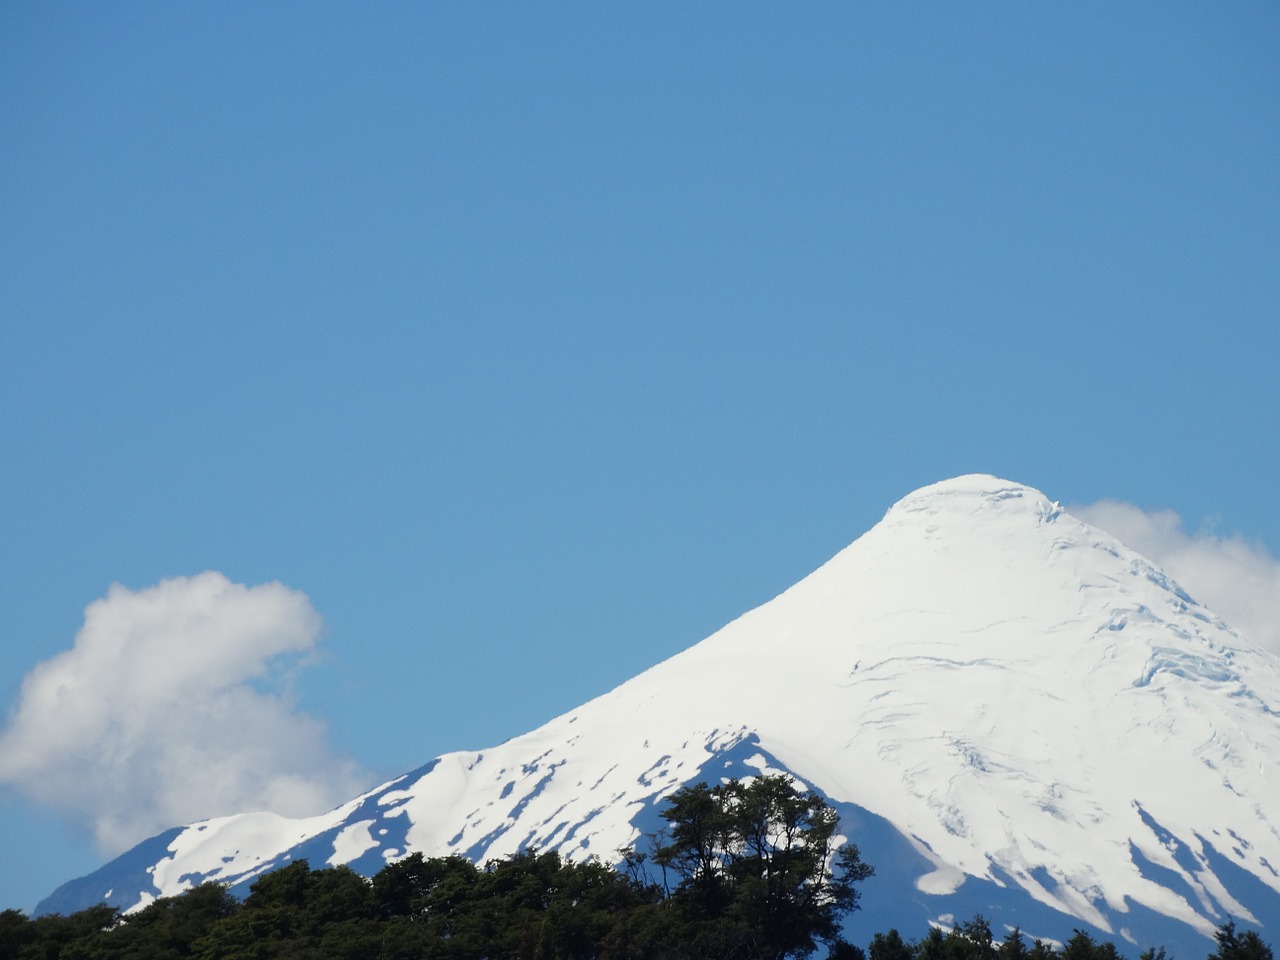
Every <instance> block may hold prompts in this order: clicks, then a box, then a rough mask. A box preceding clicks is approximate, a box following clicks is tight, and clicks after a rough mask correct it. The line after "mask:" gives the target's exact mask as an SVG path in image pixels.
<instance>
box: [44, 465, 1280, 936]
mask: <svg viewBox="0 0 1280 960" xmlns="http://www.w3.org/2000/svg"><path fill="white" fill-rule="evenodd" d="M1278 709H1280V663H1278V662H1277V661H1276V658H1274V657H1271V656H1269V655H1267V654H1265V653H1263V652H1261V651H1259V650H1256V649H1254V648H1252V647H1250V646H1249V644H1248V643H1247V641H1245V640H1244V639H1243V638H1242V637H1240V636H1239V635H1238V634H1236V633H1235V632H1234V631H1232V630H1231V628H1230V627H1229V626H1228V625H1227V624H1225V623H1224V622H1223V621H1222V620H1221V619H1220V618H1218V617H1216V616H1215V615H1214V614H1212V613H1211V612H1210V611H1208V610H1207V609H1206V608H1204V607H1203V606H1201V605H1199V604H1197V603H1196V602H1195V601H1194V600H1193V599H1192V598H1191V597H1190V596H1189V595H1188V594H1187V592H1186V591H1184V590H1182V589H1181V587H1179V586H1178V585H1177V584H1176V583H1175V582H1174V581H1173V580H1172V579H1171V578H1169V577H1168V576H1167V575H1165V574H1164V573H1163V572H1162V571H1161V570H1160V569H1159V568H1158V567H1156V566H1155V565H1154V564H1151V563H1150V562H1149V561H1147V560H1146V559H1145V558H1142V557H1141V556H1139V555H1138V554H1136V553H1134V552H1133V551H1130V550H1128V549H1127V548H1125V547H1124V546H1123V544H1121V543H1119V541H1117V540H1115V539H1114V538H1111V537H1109V536H1108V535H1106V534H1105V533H1102V532H1101V531H1098V530H1095V529H1094V528H1092V527H1089V526H1088V525H1087V524H1084V523H1083V522H1081V521H1079V520H1078V519H1076V518H1074V517H1072V516H1071V515H1070V514H1069V513H1067V512H1065V511H1064V510H1063V509H1062V507H1061V506H1060V505H1059V504H1057V503H1056V502H1053V501H1050V500H1049V499H1048V498H1047V497H1045V496H1044V495H1043V494H1041V493H1040V492H1039V491H1036V490H1034V489H1032V488H1030V487H1026V486H1023V485H1021V484H1016V483H1012V482H1010V481H1006V480H1001V479H999V478H995V477H990V476H986V475H968V476H965V477H958V478H955V479H952V480H948V481H943V482H941V483H938V484H933V485H931V486H928V487H924V488H921V489H920V490H917V491H914V492H913V493H911V494H908V495H907V496H906V497H904V498H902V499H901V500H899V501H898V502H897V503H896V504H894V505H893V506H892V507H891V508H890V509H889V510H888V512H887V513H886V514H885V516H884V518H883V519H882V520H881V521H880V523H878V524H877V525H876V526H875V527H873V528H872V529H871V530H870V531H868V532H867V533H866V534H864V535H863V536H861V537H859V538H858V539H857V540H855V541H854V542H853V543H852V544H850V545H849V546H848V547H846V548H845V549H843V550H841V551H840V552H839V553H837V554H836V555H835V556H834V557H833V558H831V560H829V561H827V563H825V564H823V565H822V566H821V567H819V568H818V569H817V570H816V571H814V572H813V573H812V574H810V575H809V576H807V577H805V578H803V579H802V580H800V581H799V582H798V583H796V584H794V585H793V586H791V587H790V588H788V589H787V590H785V591H783V592H782V593H780V594H779V595H778V596H777V597H775V598H773V599H772V600H770V601H768V602H767V603H765V604H762V605H761V606H759V607H757V608H755V609H754V610H751V611H749V612H747V613H745V614H743V615H742V616H741V617H738V618H737V619H735V620H733V621H732V622H730V623H729V624H726V625H725V626H724V627H722V628H721V629H720V630H718V631H716V632H715V633H713V634H712V635H711V636H709V637H708V638H706V639H705V640H703V641H702V642H700V643H698V644H696V645H694V646H693V647H690V648H689V649H687V650H685V651H683V652H681V653H679V654H676V655H675V656H673V657H671V658H669V659H667V660H665V661H663V662H662V663H659V664H656V665H655V666H653V667H651V668H649V669H648V670H645V671H643V672H642V673H640V674H638V675H637V676H636V677H634V678H632V679H631V680H629V681H627V682H625V683H623V684H621V685H620V686H618V687H617V688H615V689H614V690H612V691H609V692H607V693H605V694H602V695H601V696H599V697H596V698H593V699H592V700H590V701H588V702H587V703H585V704H583V705H582V706H580V707H578V708H576V709H575V710H571V711H568V712H567V713H565V714H562V715H561V716H559V717H556V718H554V719H552V720H550V721H548V723H546V724H544V725H542V726H541V727H538V728H537V729H535V730H533V731H530V732H529V733H526V734H523V735H521V736H518V737H514V738H512V739H511V740H508V741H506V742H505V743H503V744H500V745H498V746H497V747H494V748H491V749H488V750H483V751H460V752H455V753H448V754H444V755H443V756H441V757H439V758H436V759H435V760H433V761H431V762H430V763H429V764H427V765H425V766H423V767H421V768H419V769H418V770H416V771H413V772H411V773H409V774H405V775H404V776H402V777H398V778H395V779H393V780H391V781H388V782H387V783H385V784H382V785H380V786H378V787H376V788H374V789H373V790H371V791H369V792H367V793H365V794H362V795H361V796H360V797H357V798H355V799H353V800H352V801H349V802H348V803H347V804H343V805H342V806H340V807H338V808H336V809H335V810H333V811H330V812H329V813H326V814H322V815H320V816H318V817H312V818H306V819H303V820H288V819H286V818H280V817H276V816H274V815H272V814H242V815H236V816H231V817H222V818H217V819H215V820H210V821H205V822H203V823H201V824H193V825H191V826H188V827H185V828H180V829H178V830H177V832H176V833H174V832H173V831H169V832H166V833H165V834H162V835H161V836H162V837H166V838H168V839H167V841H166V842H165V843H164V854H165V855H163V856H160V857H157V858H154V859H151V860H150V862H149V863H147V862H144V859H146V858H152V857H154V854H155V853H156V851H157V848H158V844H157V843H153V842H151V841H148V844H149V845H148V846H147V848H146V849H147V854H146V858H142V857H135V858H134V860H133V861H130V860H129V858H130V856H131V854H125V855H124V856H123V857H122V858H120V861H117V862H122V863H123V862H129V863H132V864H133V866H132V867H131V868H130V871H131V872H130V876H131V877H132V878H133V879H132V880H131V881H130V884H131V886H130V888H129V889H125V888H123V887H121V888H120V889H117V888H118V887H119V886H120V885H119V884H118V883H116V882H114V881H113V880H112V877H113V876H114V874H112V873H111V871H110V870H109V869H108V868H109V867H110V866H111V865H108V868H104V871H105V873H104V871H99V872H98V874H102V875H101V876H99V875H98V874H94V875H91V878H96V879H92V882H89V881H91V878H82V881H84V882H82V881H73V884H76V885H77V886H76V890H77V891H78V893H77V896H92V895H93V894H92V892H91V891H93V890H95V889H96V890H97V891H98V892H97V895H96V898H95V902H96V899H101V898H102V896H103V895H104V894H106V895H107V898H108V899H110V900H112V902H116V903H118V905H120V906H122V907H135V906H138V905H141V904H142V903H145V902H147V900H148V898H150V897H154V896H157V895H164V894H168V893H173V892H177V891H178V890H180V889H182V888H183V887H184V886H186V885H190V884H191V883H193V882H197V881H198V880H202V879H214V880H222V881H225V882H229V883H231V884H233V886H239V887H241V888H243V887H244V886H245V885H247V884H248V883H249V882H251V880H252V878H253V877H255V876H257V875H258V874H259V873H261V872H262V871H263V870H265V869H269V868H270V867H272V866H276V865H280V864H281V863H283V862H287V861H288V859H291V858H295V859H296V858H297V857H298V856H302V855H306V856H308V857H309V858H311V859H312V860H313V862H315V863H317V864H319V863H323V864H326V865H328V864H337V863H350V864H353V865H358V869H362V870H364V871H366V872H370V871H372V870H373V869H374V867H375V866H376V865H377V864H379V863H385V862H387V861H389V860H392V859H395V858H397V857H399V856H402V855H404V854H406V853H408V852H409V851H411V850H420V851H422V852H424V853H427V854H429V855H438V854H445V853H454V852H457V853H464V854H465V855H467V856H469V857H471V858H472V859H476V860H484V859H488V858H492V857H502V856H507V855H510V854H512V853H515V852H517V851H518V850H520V849H524V848H527V847H530V846H536V847H538V848H540V849H555V850H557V851H559V852H561V853H562V854H564V855H566V856H577V857H581V856H586V855H597V856H600V857H602V858H604V859H610V858H611V857H613V856H614V854H615V852H616V851H617V850H618V849H619V848H620V847H623V846H627V845H629V844H632V843H634V842H636V841H637V840H639V839H640V838H641V835H642V834H643V832H644V831H643V830H642V829H641V827H640V826H639V824H642V823H645V822H648V823H649V824H651V825H656V824H655V823H654V819H655V815H654V811H655V809H656V807H657V805H658V804H660V803H661V800H662V798H663V797H664V796H666V795H667V794H669V793H670V792H671V791H673V790H674V789H676V788H678V787H679V786H680V785H682V784H683V783H686V782H690V781H691V779H692V778H696V777H698V776H711V777H714V776H715V775H721V776H723V775H725V771H726V770H735V771H738V772H739V773H738V775H741V774H742V773H747V774H749V773H751V772H752V771H753V770H754V771H760V770H765V769H768V770H778V771H783V772H788V773H790V774H792V775H794V776H796V777H797V778H798V779H800V780H801V781H802V782H804V783H806V784H808V785H812V786H813V787H814V788H816V789H819V790H820V791H821V792H822V793H823V794H824V795H825V796H826V797H828V798H829V799H831V800H832V801H833V802H834V803H835V804H836V805H837V807H838V808H839V809H841V810H842V811H844V812H847V813H848V815H849V816H850V817H851V818H852V819H855V820H857V819H861V820H863V821H866V822H869V823H876V824H888V825H889V826H890V828H891V829H892V830H894V831H896V832H897V834H899V836H900V839H901V841H902V842H903V843H905V844H906V845H907V847H909V848H910V850H912V851H914V853H915V855H916V857H917V860H916V861H915V862H914V863H913V865H912V867H911V870H910V871H909V872H910V873H911V874H912V875H911V876H908V877H903V878H900V882H899V886H901V887H902V888H903V891H904V893H903V896H906V897H908V898H911V899H913V900H914V901H919V903H920V904H921V905H922V908H923V913H924V914H925V915H926V916H925V919H928V920H931V921H938V920H939V918H941V917H944V916H946V915H948V914H949V913H953V912H954V911H951V910H948V909H947V904H949V903H950V902H952V901H955V902H960V901H963V900H965V898H966V897H970V898H971V897H972V895H973V891H975V890H979V891H982V890H990V891H991V892H990V894H989V895H987V896H988V899H990V898H992V897H995V898H997V899H999V897H1004V898H1005V899H1006V900H1009V899H1016V900H1018V901H1019V902H1020V903H1023V904H1024V907H1023V909H1024V910H1025V909H1031V908H1032V906H1033V905H1038V906H1039V907H1045V908H1048V910H1049V913H1047V914H1045V915H1044V916H1045V918H1046V919H1045V920H1044V921H1043V922H1045V923H1049V922H1051V921H1052V919H1053V916H1054V912H1056V913H1057V914H1061V915H1062V916H1064V917H1067V918H1071V920H1072V921H1080V922H1083V923H1084V924H1086V925H1088V926H1089V927H1091V928H1092V929H1094V930H1096V931H1099V932H1100V933H1102V934H1105V935H1108V936H1119V937H1121V938H1123V939H1126V940H1134V941H1136V940H1138V938H1139V937H1147V939H1150V937H1149V936H1147V934H1146V932H1145V931H1146V930H1148V929H1151V930H1157V929H1164V928H1165V927H1167V924H1166V923H1165V920H1168V921H1172V922H1173V923H1174V924H1175V925H1181V927H1178V926H1174V927H1168V929H1171V930H1174V931H1177V930H1179V929H1189V930H1190V931H1194V932H1195V934H1196V935H1198V937H1201V938H1203V937H1207V936H1209V935H1211V933H1212V931H1213V928H1214V927H1215V926H1216V925H1217V923H1218V922H1221V920H1222V919H1225V918H1226V917H1228V916H1232V917H1237V918H1239V919H1241V920H1244V921H1246V922H1250V923H1256V924H1262V925H1264V926H1265V927H1269V928H1274V927H1275V926H1278V925H1280V875H1277V873H1276V869H1275V865H1280V810H1278V809H1276V806H1277V805H1276V801H1275V800H1273V799H1271V797H1272V795H1273V794H1274V793H1276V791H1275V790H1274V783H1272V784H1270V785H1271V786H1272V788H1273V789H1272V790H1271V791H1269V792H1268V791H1267V789H1266V788H1267V786H1268V783H1267V780H1268V777H1267V769H1268V767H1269V761H1270V758H1272V757H1276V756H1280V724H1277V723H1276V722H1275V721H1276V717H1277V716H1280V714H1278V713H1277V710H1278ZM1271 779H1272V780H1273V781H1274V773H1273V774H1272V778H1271ZM1206 808H1211V809H1206ZM156 839H157V840H158V838H156ZM854 839H855V841H857V842H859V844H860V845H862V842H863V841H862V838H861V837H857V836H855V837H854ZM883 840H884V844H886V845H887V846H886V849H890V848H891V847H892V844H893V839H892V838H891V837H887V836H886V837H885V838H883ZM877 842H879V841H877ZM892 849H895V850H897V851H898V852H897V853H894V854H893V856H894V857H895V859H897V860H901V861H903V862H904V863H905V862H907V861H910V859H911V858H910V856H909V855H907V854H905V853H903V851H902V849H900V848H898V847H892ZM135 861H136V862H135ZM872 862H873V863H874V861H872ZM877 866H878V867H879V866H881V865H880V864H877ZM118 873H119V871H117V874H118ZM143 876H145V877H146V882H145V883H139V879H140V878H141V877H143ZM1249 878H1252V882H1250V880H1249ZM108 883H110V886H109V887H108V886H104V884H108ZM873 883H874V882H873ZM148 885H149V886H148ZM868 886H870V885H868ZM64 889H65V888H60V892H61V891H62V890H64ZM1244 889H1247V890H1248V896H1245V895H1244V894H1243V893H1240V892H1239V891H1240V890H1244ZM1001 891H1004V892H1003V893H1002V892H1001ZM68 892H69V891H68ZM56 898H58V893H55V895H54V897H52V898H50V900H46V901H44V902H42V904H41V905H40V907H39V908H38V910H44V909H46V907H47V905H48V904H49V903H50V902H51V901H53V902H55V903H63V902H64V901H66V902H68V903H69V902H71V901H69V900H67V899H66V897H63V898H61V899H56ZM131 898H136V899H135V900H134V901H133V902H126V901H129V900H130V899H131ZM981 899H982V897H979V900H981ZM1246 900H1248V901H1249V902H1245V901H1246ZM992 902H993V903H994V902H995V901H992ZM987 909H988V910H990V909H991V906H990V904H988V906H987ZM1260 914H1261V915H1260ZM1151 918H1156V919H1151ZM1159 918H1165V919H1164V920H1161V919H1159ZM1139 921H1141V922H1139ZM1167 939H1168V937H1166V940H1167ZM1152 942H1154V941H1152ZM1206 942H1207V941H1206Z"/></svg>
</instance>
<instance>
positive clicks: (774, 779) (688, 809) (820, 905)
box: [629, 776, 873, 960]
mask: <svg viewBox="0 0 1280 960" xmlns="http://www.w3.org/2000/svg"><path fill="white" fill-rule="evenodd" d="M662 817H663V819H665V820H666V821H667V823H668V824H669V825H670V826H669V828H668V829H667V830H666V831H665V837H660V838H659V840H660V841H661V840H665V841H666V842H659V843H658V844H657V846H656V849H655V850H654V852H653V858H652V859H653V862H654V864H656V865H657V866H658V867H660V868H661V869H662V871H663V875H664V887H666V888H667V889H670V884H669V882H668V881H669V876H670V874H674V875H675V877H676V880H677V883H676V886H675V889H674V890H672V891H671V894H670V899H671V901H672V902H673V903H674V904H675V905H676V908H677V910H678V911H680V912H681V914H682V919H683V921H684V930H683V933H682V934H681V937H682V939H683V940H684V941H685V942H686V943H689V944H691V945H692V944H698V945H699V946H698V947H697V949H698V950H699V951H701V952H702V953H703V955H710V954H708V953H706V951H708V950H710V951H713V952H715V951H717V950H719V952H720V953H721V955H725V956H740V957H749V958H762V960H765V958H767V960H781V958H784V957H806V956H808V955H809V954H811V953H812V952H813V951H814V949H815V948H816V946H817V944H818V943H819V942H822V943H826V944H828V945H833V944H835V943H837V942H838V940H839V932H840V921H841V919H842V918H843V917H844V915H845V914H847V913H850V912H852V911H854V910H856V909H857V906H858V891H857V888H856V884H858V883H860V882H861V881H863V880H865V879H867V878H868V877H870V876H871V875H872V873H873V870H872V868H871V867H870V866H869V865H868V864H865V863H863V862H862V859H861V856H860V855H859V852H858V848H857V846H856V845H854V844H851V843H846V844H843V845H841V844H840V842H839V838H838V837H837V834H836V828H837V826H838V824H839V818H838V816H837V814H836V812H835V810H834V809H833V808H832V807H830V806H829V805H828V804H827V803H825V802H824V801H823V800H822V798H821V797H819V796H818V795H817V794H815V793H812V792H808V791H799V790H797V789H796V788H795V786H794V784H793V782H792V781H791V780H790V779H789V778H788V777H784V776H766V777H759V778H756V779H754V780H752V781H751V782H749V783H744V782H742V781H740V780H731V781H729V782H727V783H724V784H721V785H720V786H716V787H711V786H708V785H707V784H698V785H696V786H689V787H683V788H681V789H680V790H677V791H676V792H675V793H674V794H672V795H671V797H670V798H669V799H668V807H667V809H666V810H665V811H664V812H663V813H662ZM629 860H630V863H631V865H632V866H634V865H635V864H636V863H637V862H639V858H637V857H636V856H635V854H631V855H630V858H629ZM709 941H710V942H709Z"/></svg>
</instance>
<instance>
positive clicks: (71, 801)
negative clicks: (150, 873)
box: [0, 572, 366, 854]
mask: <svg viewBox="0 0 1280 960" xmlns="http://www.w3.org/2000/svg"><path fill="white" fill-rule="evenodd" d="M320 627H321V621H320V617H319V615H318V614H317V613H316V612H315V610H314V609H312V607H311V603H310V601H309V600H308V599H307V597H306V595H305V594H302V593H300V592H298V591H296V590H290V589H289V588H287V587H285V586H283V585H281V584H279V583H269V584H263V585H260V586H255V587H246V586H244V585H242V584H237V583H232V582H231V581H229V580H228V579H227V578H226V577H224V576H223V575H222V574H220V573H214V572H208V573H202V574H200V575H199V576H195V577H177V578H174V579H172V580H164V581H162V582H161V583H159V584H157V585H156V586H153V587H147V588H146V589H143V590H139V591H137V592H134V591H131V590H128V589H126V588H125V587H122V586H120V585H119V584H115V585H113V586H112V587H111V588H110V590H108V591H107V595H106V596H105V597H104V598H102V599H100V600H96V601H94V602H93V603H91V604H89V606H88V607H87V608H86V609H85V618H84V626H83V628H82V629H81V630H80V632H79V633H78V634H77V635H76V640H75V646H74V647H73V648H72V649H70V650H67V651H65V652H63V653H60V654H58V655H57V656H55V657H53V658H51V659H49V660H46V661H44V662H43V663H39V664H37V665H36V666H35V668H34V669H32V670H31V672H30V673H29V674H27V677H26V679H25V680H24V681H23V684H22V691H21V693H20V695H19V700H18V703H17V706H16V707H15V709H14V711H13V714H12V716H11V717H10V721H9V724H8V726H7V728H6V729H5V730H4V731H3V733H0V783H7V784H11V785H13V786H15V787H16V788H17V789H19V790H20V791H21V792H23V793H24V794H26V795H27V796H28V797H30V798H31V799H32V800H33V801H35V802H36V803H38V804H40V805H42V806H44V807H46V808H48V809H51V810H54V811H57V812H58V813H60V814H61V815H63V816H65V817H67V818H69V819H70V820H72V821H74V822H79V823H83V824H86V825H88V826H89V827H90V828H91V829H92V830H93V834H94V837H95V838H96V841H97V843H98V846H99V847H100V848H101V850H102V851H103V852H104V853H106V854H115V853H118V852H120V851H121V850H124V849H126V848H128V847H129V846H131V845H132V844H134V843H136V842H137V841H139V840H142V839H144V838H146V837H148V836H151V835H153V834H155V833H158V832H159V831H161V830H164V829H167V828H168V827H171V826H177V825H179V824H184V823H189V822H191V821H193V820H199V819H204V818H206V817H211V816H220V815H224V814H229V813H239V812H243V811H248V810H272V811H274V812H276V813H280V814H285V815H289V816H300V815H307V814H314V813H319V812H322V811H324V810H326V809H329V808H331V807H333V806H335V805H336V804H337V803H340V802H342V801H343V800H347V799H349V798H350V797H352V796H354V795H355V794H356V793H358V792H359V790H360V788H361V787H362V786H365V785H366V784H364V783H363V782H362V780H361V778H360V776H359V773H358V771H357V769H356V767H355V765H354V764H353V763H351V762H350V761H349V760H346V759H343V758H341V757H338V756H336V755H335V753H334V752H333V750H332V749H331V748H330V747H329V745H328V742H327V739H326V731H325V729H324V726H323V725H322V724H321V723H320V722H319V721H317V720H315V719H314V718H312V717H309V716H307V715H306V714H304V713H301V712H300V711H299V710H298V709H297V708H296V706H295V705H294V704H293V703H292V702H291V700H290V698H289V697H288V695H287V692H285V691H282V690H281V684H280V682H279V676H278V668H280V667H281V666H282V665H284V666H287V665H290V664H296V663H297V662H298V661H299V658H301V657H302V656H304V655H305V654H306V653H308V652H309V651H311V650H313V649H314V647H315V641H316V637H317V635H318V634H319V632H320Z"/></svg>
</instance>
